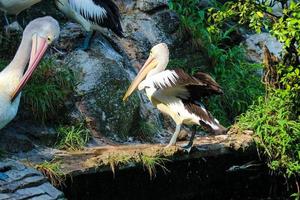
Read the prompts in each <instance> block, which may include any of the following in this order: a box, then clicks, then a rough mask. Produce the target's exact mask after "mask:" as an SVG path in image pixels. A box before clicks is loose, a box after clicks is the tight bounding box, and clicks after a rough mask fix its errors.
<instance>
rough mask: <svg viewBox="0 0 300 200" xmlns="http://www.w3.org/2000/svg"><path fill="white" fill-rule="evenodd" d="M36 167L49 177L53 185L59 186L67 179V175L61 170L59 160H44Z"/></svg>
mask: <svg viewBox="0 0 300 200" xmlns="http://www.w3.org/2000/svg"><path fill="white" fill-rule="evenodd" d="M34 167H35V168H36V169H37V170H39V171H40V172H42V174H44V176H46V177H47V178H48V180H49V181H50V182H51V184H52V185H54V186H56V187H59V186H61V185H62V184H63V183H64V181H65V178H66V177H65V175H64V173H63V172H62V170H61V163H60V162H57V161H50V162H49V161H44V162H43V163H41V164H37V165H34Z"/></svg>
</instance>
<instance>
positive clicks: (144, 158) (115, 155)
mask: <svg viewBox="0 0 300 200" xmlns="http://www.w3.org/2000/svg"><path fill="white" fill-rule="evenodd" d="M177 152H178V148H177V147H175V146H174V147H171V148H167V149H164V148H161V147H151V148H145V149H133V150H128V149H126V151H122V150H120V149H119V150H111V151H109V152H106V153H105V154H101V155H99V156H96V157H93V158H91V159H88V160H87V161H86V162H85V166H86V167H95V166H97V167H98V169H101V168H103V167H107V166H108V167H110V168H111V169H112V171H113V173H115V172H116V169H117V168H121V167H127V166H131V165H140V166H142V167H144V168H145V169H146V170H147V171H148V173H149V175H150V178H152V177H153V176H155V173H156V168H157V167H160V168H161V169H162V170H164V171H168V170H167V168H166V167H165V163H166V162H169V161H170V160H169V159H168V157H171V156H173V155H174V154H176V153H177Z"/></svg>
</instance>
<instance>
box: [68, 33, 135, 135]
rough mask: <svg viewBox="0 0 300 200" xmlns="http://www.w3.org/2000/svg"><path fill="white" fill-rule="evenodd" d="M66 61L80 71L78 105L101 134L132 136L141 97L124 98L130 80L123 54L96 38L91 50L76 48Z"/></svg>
mask: <svg viewBox="0 0 300 200" xmlns="http://www.w3.org/2000/svg"><path fill="white" fill-rule="evenodd" d="M66 62H69V63H70V66H71V67H72V69H74V70H76V71H78V72H80V74H81V77H80V79H81V80H80V84H79V85H78V86H77V88H76V93H77V95H78V96H80V97H81V100H80V101H78V102H77V103H76V105H77V106H76V107H77V109H78V110H79V112H80V113H81V114H82V115H83V116H84V117H83V118H84V119H86V121H88V122H89V123H90V124H91V125H92V126H93V128H94V129H95V130H96V131H97V132H98V133H99V135H98V136H101V135H102V134H104V135H106V136H110V137H115V136H117V137H124V136H129V135H130V129H131V127H132V126H133V124H134V123H137V119H138V118H137V116H138V115H139V114H138V113H139V99H138V98H137V96H136V95H133V97H132V98H130V99H129V101H128V102H126V103H124V102H123V101H122V97H123V95H124V93H125V91H126V89H127V87H128V86H129V84H130V80H129V75H128V73H127V72H126V70H125V69H124V68H125V67H124V66H123V63H122V57H121V56H120V54H119V53H117V52H116V51H115V50H114V48H113V47H112V46H111V45H110V44H109V42H108V41H107V40H106V39H104V38H102V40H95V41H94V42H93V44H92V50H91V51H90V52H84V51H81V50H79V51H74V52H73V53H71V54H70V55H69V56H68V57H67V58H66Z"/></svg>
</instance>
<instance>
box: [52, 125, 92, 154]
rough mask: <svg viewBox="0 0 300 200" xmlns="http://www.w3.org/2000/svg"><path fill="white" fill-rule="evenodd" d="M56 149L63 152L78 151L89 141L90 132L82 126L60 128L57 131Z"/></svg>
mask: <svg viewBox="0 0 300 200" xmlns="http://www.w3.org/2000/svg"><path fill="white" fill-rule="evenodd" d="M57 133H58V140H57V143H56V145H57V148H59V149H65V150H72V151H75V150H80V149H82V148H83V147H84V146H85V145H86V144H87V142H88V141H89V139H90V131H89V129H87V128H86V127H85V126H84V124H77V125H75V126H61V127H59V128H58V129H57Z"/></svg>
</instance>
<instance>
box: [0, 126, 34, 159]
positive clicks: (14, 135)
mask: <svg viewBox="0 0 300 200" xmlns="http://www.w3.org/2000/svg"><path fill="white" fill-rule="evenodd" d="M0 135H1V137H0V147H1V150H4V151H7V152H10V153H18V152H26V151H30V150H31V149H33V148H34V144H33V143H32V141H31V140H30V139H29V138H28V137H27V136H26V135H23V134H20V133H18V132H17V131H16V130H15V129H14V128H12V127H9V128H6V129H2V130H0Z"/></svg>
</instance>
